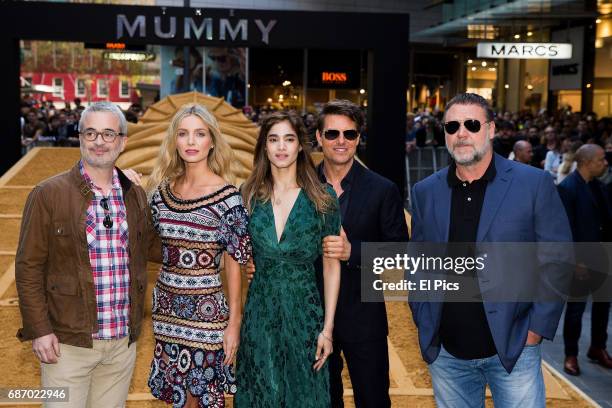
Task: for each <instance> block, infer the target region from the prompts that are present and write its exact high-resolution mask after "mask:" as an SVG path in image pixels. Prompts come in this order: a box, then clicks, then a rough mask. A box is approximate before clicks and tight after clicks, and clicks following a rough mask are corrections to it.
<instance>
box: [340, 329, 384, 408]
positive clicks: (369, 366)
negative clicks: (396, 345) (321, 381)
mask: <svg viewBox="0 0 612 408" xmlns="http://www.w3.org/2000/svg"><path fill="white" fill-rule="evenodd" d="M340 352H342V353H344V358H345V359H346V365H347V366H348V370H349V375H350V377H351V384H352V385H353V395H354V398H355V407H356V408H388V407H390V406H391V400H390V398H389V350H388V347H387V339H386V338H384V339H382V340H376V341H368V342H358V343H349V342H338V341H335V342H334V352H333V354H332V355H331V356H330V357H329V392H330V394H331V403H332V405H331V406H332V408H343V407H344V399H343V394H344V388H343V386H342V369H343V366H344V364H343V362H342V357H341V355H340Z"/></svg>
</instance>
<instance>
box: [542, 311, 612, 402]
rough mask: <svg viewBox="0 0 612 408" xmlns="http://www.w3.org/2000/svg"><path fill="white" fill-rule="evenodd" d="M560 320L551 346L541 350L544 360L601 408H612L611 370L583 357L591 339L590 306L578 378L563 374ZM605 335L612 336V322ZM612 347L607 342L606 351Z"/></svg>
mask: <svg viewBox="0 0 612 408" xmlns="http://www.w3.org/2000/svg"><path fill="white" fill-rule="evenodd" d="M563 319H564V317H563V316H562V317H561V323H560V324H559V327H558V329H557V334H556V335H555V339H554V341H553V342H550V341H545V342H544V343H543V344H544V347H543V348H542V352H543V357H544V360H545V361H546V362H547V363H549V364H550V365H551V366H552V367H553V368H555V369H556V370H557V371H558V372H559V373H561V375H563V376H564V377H565V378H567V379H568V380H569V381H570V382H571V383H572V384H574V385H575V386H576V387H578V388H579V389H580V390H581V391H582V392H584V393H585V394H586V395H588V396H589V397H591V398H592V399H593V400H594V401H595V402H596V403H598V404H599V405H601V406H602V407H604V408H612V370H609V369H606V368H603V367H601V366H600V365H598V364H594V363H591V362H590V360H589V359H588V358H587V356H586V353H587V351H588V349H589V345H590V339H591V304H590V303H589V304H588V305H587V308H586V311H585V312H584V316H583V317H582V335H581V336H580V343H579V350H580V355H579V356H578V363H579V364H580V370H581V374H580V376H578V377H574V376H571V375H567V374H566V373H565V372H564V371H563V360H564V358H565V353H564V351H563ZM608 333H609V334H611V335H612V319H610V321H609V322H608ZM610 347H611V343H610V342H609V341H608V349H610Z"/></svg>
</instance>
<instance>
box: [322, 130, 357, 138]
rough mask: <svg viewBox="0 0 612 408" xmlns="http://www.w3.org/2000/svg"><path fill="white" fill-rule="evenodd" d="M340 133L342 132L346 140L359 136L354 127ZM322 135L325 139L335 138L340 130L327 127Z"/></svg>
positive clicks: (338, 135)
mask: <svg viewBox="0 0 612 408" xmlns="http://www.w3.org/2000/svg"><path fill="white" fill-rule="evenodd" d="M342 133H343V134H344V138H345V139H346V140H355V139H357V138H358V137H359V132H357V131H356V130H355V129H348V130H345V131H344V132H342ZM323 136H325V138H326V139H327V140H336V139H337V138H339V137H340V131H339V130H337V129H327V130H325V131H324V132H323Z"/></svg>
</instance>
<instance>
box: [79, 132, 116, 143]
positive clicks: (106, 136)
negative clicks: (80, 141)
mask: <svg viewBox="0 0 612 408" xmlns="http://www.w3.org/2000/svg"><path fill="white" fill-rule="evenodd" d="M81 134H82V135H83V137H84V138H85V140H87V141H88V142H93V141H95V140H96V139H97V138H98V135H100V136H102V140H104V141H105V142H106V143H113V142H114V141H115V139H116V138H117V136H123V133H120V132H115V131H114V130H110V129H106V130H103V131H102V132H98V131H97V130H94V129H87V130H86V131H84V132H81Z"/></svg>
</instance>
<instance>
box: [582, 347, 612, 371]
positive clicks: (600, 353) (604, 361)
mask: <svg viewBox="0 0 612 408" xmlns="http://www.w3.org/2000/svg"><path fill="white" fill-rule="evenodd" d="M587 357H588V358H590V359H591V360H592V361H593V362H595V363H597V364H599V365H600V366H602V367H605V368H612V358H610V355H609V354H608V352H607V351H606V349H602V348H593V347H591V348H589V352H588V353H587Z"/></svg>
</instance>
